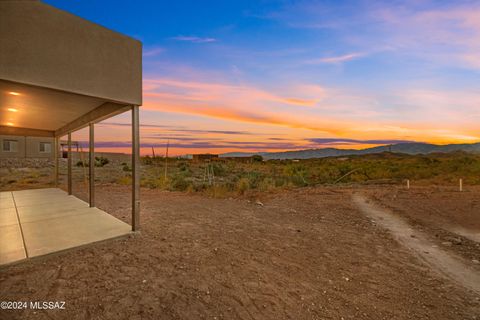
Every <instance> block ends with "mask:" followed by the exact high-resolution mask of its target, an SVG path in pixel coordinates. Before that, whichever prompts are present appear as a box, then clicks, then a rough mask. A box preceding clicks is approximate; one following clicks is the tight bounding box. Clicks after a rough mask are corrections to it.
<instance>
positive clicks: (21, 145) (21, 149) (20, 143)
mask: <svg viewBox="0 0 480 320" xmlns="http://www.w3.org/2000/svg"><path fill="white" fill-rule="evenodd" d="M4 140H15V141H17V152H4V151H3V141H4ZM0 158H25V137H22V136H0Z"/></svg>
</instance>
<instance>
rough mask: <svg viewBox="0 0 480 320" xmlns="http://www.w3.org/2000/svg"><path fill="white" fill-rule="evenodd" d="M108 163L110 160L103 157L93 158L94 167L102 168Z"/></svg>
mask: <svg viewBox="0 0 480 320" xmlns="http://www.w3.org/2000/svg"><path fill="white" fill-rule="evenodd" d="M109 163H110V160H108V158H105V157H95V167H103V166H105V165H107V164H109Z"/></svg>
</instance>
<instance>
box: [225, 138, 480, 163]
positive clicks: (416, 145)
mask: <svg viewBox="0 0 480 320" xmlns="http://www.w3.org/2000/svg"><path fill="white" fill-rule="evenodd" d="M386 151H389V152H395V153H404V154H411V155H415V154H429V153H448V152H455V151H464V152H471V153H480V143H472V144H447V145H437V144H430V143H421V142H409V143H398V144H393V145H386V146H378V147H373V148H367V149H361V150H356V149H336V148H321V149H306V150H297V151H283V152H256V153H255V152H252V153H249V152H229V153H224V154H221V155H220V157H249V156H252V155H256V154H258V155H261V156H262V157H263V158H264V159H266V160H269V159H311V158H325V157H336V156H349V155H363V154H372V153H380V152H386Z"/></svg>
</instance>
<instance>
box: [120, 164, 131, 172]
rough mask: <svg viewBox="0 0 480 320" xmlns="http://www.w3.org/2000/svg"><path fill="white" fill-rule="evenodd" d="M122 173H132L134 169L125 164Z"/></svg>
mask: <svg viewBox="0 0 480 320" xmlns="http://www.w3.org/2000/svg"><path fill="white" fill-rule="evenodd" d="M122 171H125V172H131V171H132V168H130V166H129V165H128V164H126V163H125V164H124V165H123V166H122Z"/></svg>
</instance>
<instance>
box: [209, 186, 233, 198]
mask: <svg viewBox="0 0 480 320" xmlns="http://www.w3.org/2000/svg"><path fill="white" fill-rule="evenodd" d="M205 193H206V194H207V195H208V196H211V197H214V198H226V197H228V196H230V195H231V190H230V189H229V188H228V187H227V186H225V185H212V186H209V187H208V188H207V189H205Z"/></svg>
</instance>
